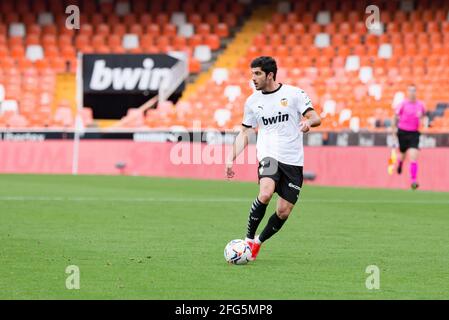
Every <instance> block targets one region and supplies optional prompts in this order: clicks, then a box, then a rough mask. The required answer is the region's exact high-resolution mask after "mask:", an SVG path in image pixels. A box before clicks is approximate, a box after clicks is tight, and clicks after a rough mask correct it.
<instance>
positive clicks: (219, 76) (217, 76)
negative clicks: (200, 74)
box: [212, 68, 229, 85]
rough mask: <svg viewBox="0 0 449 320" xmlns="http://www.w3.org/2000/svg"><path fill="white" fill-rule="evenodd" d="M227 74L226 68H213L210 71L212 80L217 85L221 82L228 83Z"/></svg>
mask: <svg viewBox="0 0 449 320" xmlns="http://www.w3.org/2000/svg"><path fill="white" fill-rule="evenodd" d="M228 77H229V73H228V69H226V68H215V69H214V71H212V79H213V80H214V82H215V83H216V84H218V85H221V84H222V83H223V82H225V81H228Z"/></svg>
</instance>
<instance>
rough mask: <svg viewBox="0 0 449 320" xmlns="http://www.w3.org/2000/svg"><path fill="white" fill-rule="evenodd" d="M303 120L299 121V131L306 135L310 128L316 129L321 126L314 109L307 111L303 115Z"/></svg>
mask: <svg viewBox="0 0 449 320" xmlns="http://www.w3.org/2000/svg"><path fill="white" fill-rule="evenodd" d="M303 117H304V118H303V120H302V121H301V131H302V132H304V133H306V132H309V131H310V128H314V127H318V126H319V125H321V118H320V116H319V115H318V113H316V111H315V110H314V109H308V110H307V111H306V112H305V113H304V114H303Z"/></svg>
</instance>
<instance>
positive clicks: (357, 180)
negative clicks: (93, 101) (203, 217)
mask: <svg viewBox="0 0 449 320" xmlns="http://www.w3.org/2000/svg"><path fill="white" fill-rule="evenodd" d="M226 148H229V146H226V147H225V146H222V145H206V144H199V143H193V144H191V143H178V144H173V143H168V142H167V143H149V142H145V143H142V142H133V141H128V140H124V141H120V140H85V141H82V142H81V143H80V157H79V173H80V174H101V175H102V174H107V175H108V174H112V175H114V174H115V175H118V174H126V175H144V176H162V177H177V178H195V179H224V168H223V165H222V164H221V163H222V159H224V156H225V149H226ZM305 153H306V155H305V157H306V160H305V161H306V165H305V171H306V172H314V173H315V174H316V179H315V180H314V181H313V182H307V183H310V184H316V185H327V186H350V187H378V188H408V187H409V181H408V165H407V164H406V166H405V170H404V172H403V174H402V175H401V176H398V175H396V174H394V175H392V176H390V175H388V174H387V161H388V158H389V154H390V150H389V149H388V148H385V147H330V146H327V147H306V148H305ZM72 155H73V142H72V141H68V140H66V141H61V140H53V141H52V140H50V141H41V142H29V141H27V142H19V141H1V142H0V173H41V174H44V173H45V174H70V173H71V172H72ZM237 162H240V163H241V164H237V165H236V166H235V171H236V178H235V180H239V181H254V182H255V181H256V179H257V164H256V156H255V146H254V145H250V146H249V147H248V148H247V150H246V152H245V153H244V154H243V155H241V156H240V157H239V158H238V159H237ZM118 163H124V164H125V167H124V168H123V169H118V168H117V164H118ZM448 164H449V148H426V149H423V150H422V152H421V154H420V167H419V170H420V171H419V182H420V188H421V189H422V190H433V191H447V192H449V166H448Z"/></svg>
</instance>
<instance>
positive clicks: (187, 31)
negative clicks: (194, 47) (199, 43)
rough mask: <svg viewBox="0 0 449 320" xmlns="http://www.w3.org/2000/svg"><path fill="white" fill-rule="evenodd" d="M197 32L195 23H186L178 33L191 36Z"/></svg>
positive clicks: (187, 36)
mask: <svg viewBox="0 0 449 320" xmlns="http://www.w3.org/2000/svg"><path fill="white" fill-rule="evenodd" d="M194 34H195V31H194V27H193V24H191V23H185V24H183V25H181V26H180V27H179V28H178V35H179V36H182V37H186V38H190V37H191V36H193V35H194Z"/></svg>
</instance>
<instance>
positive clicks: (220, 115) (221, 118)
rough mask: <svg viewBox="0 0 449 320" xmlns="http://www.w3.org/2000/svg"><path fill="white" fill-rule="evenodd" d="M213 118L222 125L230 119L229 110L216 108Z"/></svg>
mask: <svg viewBox="0 0 449 320" xmlns="http://www.w3.org/2000/svg"><path fill="white" fill-rule="evenodd" d="M214 120H215V121H216V122H217V124H218V125H219V126H220V127H222V126H224V125H225V124H226V123H227V122H228V121H229V120H231V111H229V110H228V109H217V110H215V113H214Z"/></svg>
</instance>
